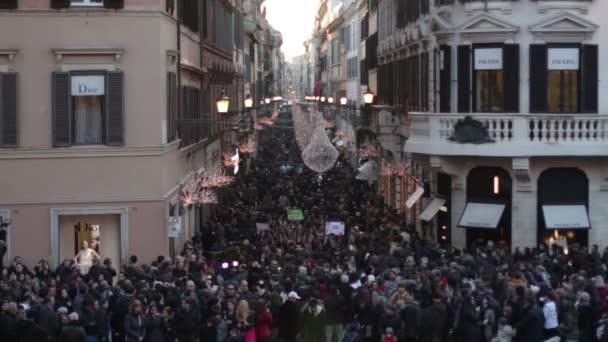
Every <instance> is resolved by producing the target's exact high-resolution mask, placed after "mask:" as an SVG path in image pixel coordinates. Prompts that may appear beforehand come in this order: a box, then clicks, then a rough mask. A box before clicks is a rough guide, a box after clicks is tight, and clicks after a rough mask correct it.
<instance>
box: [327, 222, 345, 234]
mask: <svg viewBox="0 0 608 342" xmlns="http://www.w3.org/2000/svg"><path fill="white" fill-rule="evenodd" d="M325 235H338V236H344V222H325Z"/></svg>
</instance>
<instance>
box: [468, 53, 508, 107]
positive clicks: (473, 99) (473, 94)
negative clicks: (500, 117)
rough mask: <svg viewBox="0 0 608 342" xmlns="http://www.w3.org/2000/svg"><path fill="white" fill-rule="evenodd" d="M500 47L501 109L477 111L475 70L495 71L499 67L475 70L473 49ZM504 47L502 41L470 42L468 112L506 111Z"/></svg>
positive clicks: (477, 99)
mask: <svg viewBox="0 0 608 342" xmlns="http://www.w3.org/2000/svg"><path fill="white" fill-rule="evenodd" d="M497 48H500V49H502V69H500V71H502V82H503V85H502V109H501V110H499V111H491V110H489V111H485V110H484V111H478V110H477V104H478V102H479V98H478V96H477V83H478V82H477V71H497V70H499V69H494V70H477V69H475V51H476V50H477V49H497ZM504 48H505V44H503V43H483V44H472V45H471V53H470V56H471V57H470V59H471V74H470V75H469V77H470V80H471V99H470V100H471V105H470V112H471V113H506V111H505V84H504V83H505V74H504V70H505V53H504Z"/></svg>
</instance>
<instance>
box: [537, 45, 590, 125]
mask: <svg viewBox="0 0 608 342" xmlns="http://www.w3.org/2000/svg"><path fill="white" fill-rule="evenodd" d="M573 48H575V49H578V61H579V62H578V70H576V82H577V89H576V107H577V108H576V111H575V112H570V111H565V110H563V108H564V97H565V94H567V93H568V92H567V91H565V75H564V71H574V70H549V63H548V62H549V57H548V56H549V49H573ZM545 50H546V52H545V54H546V56H547V58H545V72H546V74H545V88H546V89H547V95H546V97H547V98H546V101H545V111H546V112H547V113H548V114H584V113H583V104H582V101H583V96H582V88H583V87H582V82H583V77H582V76H583V72H582V70H581V69H582V67H583V65H582V62H583V45H582V44H576V43H550V44H546V45H545ZM551 72H559V74H560V90H559V92H560V95H559V102H560V103H559V107H560V111H557V112H552V111H550V110H549V108H550V106H549V74H550V73H551Z"/></svg>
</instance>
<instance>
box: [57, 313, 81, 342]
mask: <svg viewBox="0 0 608 342" xmlns="http://www.w3.org/2000/svg"><path fill="white" fill-rule="evenodd" d="M68 319H69V321H68V323H67V324H66V325H64V326H63V327H62V328H61V333H60V334H59V342H87V333H86V332H85V331H84V328H83V327H82V326H80V324H79V323H78V321H79V319H80V317H78V314H77V313H75V312H72V313H71V314H70V315H69V316H68Z"/></svg>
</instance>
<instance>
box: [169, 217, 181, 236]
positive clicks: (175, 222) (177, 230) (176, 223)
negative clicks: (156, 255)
mask: <svg viewBox="0 0 608 342" xmlns="http://www.w3.org/2000/svg"><path fill="white" fill-rule="evenodd" d="M181 233H182V218H181V217H180V216H171V217H169V229H168V234H167V235H168V236H169V237H170V238H178V237H179V235H180V234H181Z"/></svg>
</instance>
